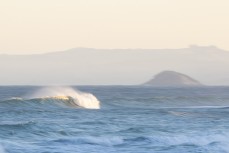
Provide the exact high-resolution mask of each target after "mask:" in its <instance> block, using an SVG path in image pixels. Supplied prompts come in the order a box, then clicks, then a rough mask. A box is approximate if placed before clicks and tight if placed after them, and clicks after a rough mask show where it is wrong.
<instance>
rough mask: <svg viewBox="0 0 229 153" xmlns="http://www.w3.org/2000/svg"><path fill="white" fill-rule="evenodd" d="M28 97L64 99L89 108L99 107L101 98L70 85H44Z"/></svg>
mask: <svg viewBox="0 0 229 153" xmlns="http://www.w3.org/2000/svg"><path fill="white" fill-rule="evenodd" d="M26 98H27V99H45V100H63V101H68V103H71V104H74V105H76V106H79V107H83V108H87V109H99V108H100V102H99V100H98V99H97V98H96V97H95V96H94V95H93V94H91V93H85V92H82V91H79V90H75V89H73V88H70V87H44V88H41V89H39V90H38V91H36V92H35V93H33V94H31V95H27V96H26Z"/></svg>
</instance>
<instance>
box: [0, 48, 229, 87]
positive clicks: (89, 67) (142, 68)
mask: <svg viewBox="0 0 229 153" xmlns="http://www.w3.org/2000/svg"><path fill="white" fill-rule="evenodd" d="M228 59H229V52H228V51H225V50H222V49H220V48H217V47H215V46H197V45H191V46H189V47H187V48H180V49H93V48H74V49H70V50H65V51H58V52H51V53H45V54H30V55H6V54H5V55H4V54H2V55H0V69H1V75H0V84H1V85H139V84H142V83H144V82H146V81H148V80H150V79H152V78H153V76H154V75H156V74H157V73H159V72H161V71H164V70H172V71H177V72H180V73H183V74H186V75H188V76H190V77H193V78H195V79H196V80H198V81H200V82H201V83H203V84H205V85H229V78H228V76H229V70H228V67H227V66H228V65H229V60H228Z"/></svg>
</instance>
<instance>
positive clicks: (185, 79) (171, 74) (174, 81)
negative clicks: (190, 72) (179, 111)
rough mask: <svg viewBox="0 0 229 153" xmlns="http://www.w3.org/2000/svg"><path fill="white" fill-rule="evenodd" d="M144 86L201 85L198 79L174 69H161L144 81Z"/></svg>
mask: <svg viewBox="0 0 229 153" xmlns="http://www.w3.org/2000/svg"><path fill="white" fill-rule="evenodd" d="M143 85H146V86H155V87H194V86H203V84H201V83H200V82H199V81H197V80H195V79H193V78H191V77H189V76H187V75H185V74H182V73H178V72H175V71H163V72H161V73H159V74H157V75H155V76H154V78H153V79H151V80H149V81H148V82H146V83H144V84H143Z"/></svg>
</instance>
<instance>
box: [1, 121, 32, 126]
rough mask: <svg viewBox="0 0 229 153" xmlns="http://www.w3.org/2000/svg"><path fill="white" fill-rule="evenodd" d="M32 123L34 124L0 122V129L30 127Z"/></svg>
mask: <svg viewBox="0 0 229 153" xmlns="http://www.w3.org/2000/svg"><path fill="white" fill-rule="evenodd" d="M34 123H35V122H33V121H25V122H21V121H18V122H17V121H3V122H0V127H24V126H28V125H32V124H34Z"/></svg>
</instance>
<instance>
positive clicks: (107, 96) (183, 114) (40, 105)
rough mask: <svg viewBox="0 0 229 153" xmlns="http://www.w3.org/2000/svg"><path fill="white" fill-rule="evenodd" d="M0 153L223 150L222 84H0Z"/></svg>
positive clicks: (228, 109) (226, 123) (226, 124)
mask: <svg viewBox="0 0 229 153" xmlns="http://www.w3.org/2000/svg"><path fill="white" fill-rule="evenodd" d="M0 114H1V115H0V153H229V87H199V88H153V87H144V86H73V87H36V86H2V87H0Z"/></svg>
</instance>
